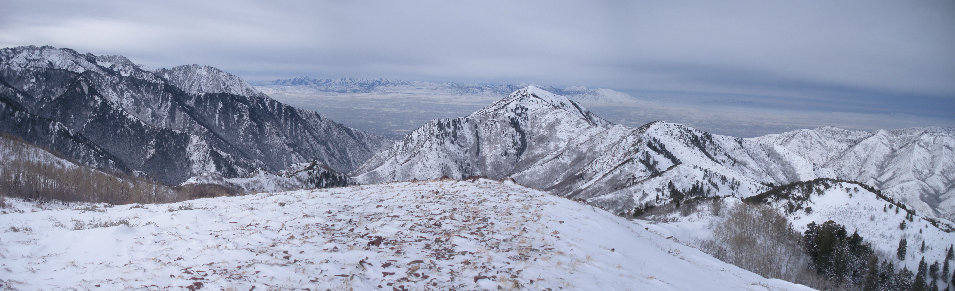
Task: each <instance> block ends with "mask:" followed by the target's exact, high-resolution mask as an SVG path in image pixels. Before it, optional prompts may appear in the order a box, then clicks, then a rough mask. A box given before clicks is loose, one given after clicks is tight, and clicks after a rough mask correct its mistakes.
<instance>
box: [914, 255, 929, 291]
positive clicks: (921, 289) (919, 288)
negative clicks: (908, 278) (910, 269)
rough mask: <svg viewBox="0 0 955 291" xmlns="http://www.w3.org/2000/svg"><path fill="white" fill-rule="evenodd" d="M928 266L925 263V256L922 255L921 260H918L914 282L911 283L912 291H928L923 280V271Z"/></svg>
mask: <svg viewBox="0 0 955 291" xmlns="http://www.w3.org/2000/svg"><path fill="white" fill-rule="evenodd" d="M927 269H928V266H927V265H926V264H925V257H922V260H921V261H919V269H918V272H916V273H915V282H913V283H912V290H913V291H928V284H927V283H926V282H925V272H926V271H928V270H927Z"/></svg>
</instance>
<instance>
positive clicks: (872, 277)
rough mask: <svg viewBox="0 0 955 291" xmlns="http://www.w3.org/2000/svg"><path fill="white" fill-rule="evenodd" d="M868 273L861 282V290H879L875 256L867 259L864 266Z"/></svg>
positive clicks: (877, 265)
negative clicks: (867, 261)
mask: <svg viewBox="0 0 955 291" xmlns="http://www.w3.org/2000/svg"><path fill="white" fill-rule="evenodd" d="M866 268H867V269H868V271H867V272H866V275H865V279H864V280H863V281H862V284H863V285H862V290H866V291H868V290H873V291H874V290H880V289H882V288H879V281H881V280H880V279H879V259H877V258H876V257H875V256H871V257H869V263H868V264H866Z"/></svg>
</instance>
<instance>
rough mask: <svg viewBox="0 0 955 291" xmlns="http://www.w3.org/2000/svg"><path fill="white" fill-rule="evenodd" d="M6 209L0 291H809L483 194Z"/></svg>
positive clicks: (559, 204)
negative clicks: (73, 290) (304, 290)
mask: <svg viewBox="0 0 955 291" xmlns="http://www.w3.org/2000/svg"><path fill="white" fill-rule="evenodd" d="M4 205H5V206H4V208H2V209H0V211H2V213H3V214H0V215H2V216H3V219H0V229H2V235H3V242H4V243H3V245H2V246H0V253H2V256H0V266H2V268H0V273H2V274H3V275H2V276H0V278H2V279H0V282H2V284H3V285H5V286H9V287H13V288H54V289H55V288H64V287H80V288H84V287H87V288H93V287H105V288H159V289H163V288H170V287H178V288H186V287H192V288H198V287H203V288H237V289H243V290H244V289H248V288H250V287H266V288H293V287H295V288H298V287H306V286H307V287H309V288H318V289H326V288H331V289H342V288H357V289H382V288H396V289H424V288H435V289H446V288H450V289H496V288H505V289H507V288H530V289H547V288H552V289H557V288H571V289H585V290H607V289H655V290H688V289H707V290H765V289H767V288H768V289H773V290H804V289H808V288H806V287H803V286H799V285H794V284H791V283H788V282H784V281H781V280H775V279H765V278H763V277H760V276H758V275H756V274H753V273H750V272H747V271H744V270H741V269H739V268H737V267H735V266H732V265H729V264H726V263H723V262H721V261H718V260H716V259H714V258H712V257H710V256H708V255H705V254H703V253H701V252H699V251H698V250H696V249H693V248H689V247H686V246H684V245H681V244H679V243H675V242H673V241H671V240H668V239H665V238H663V237H660V236H658V235H656V234H653V233H651V232H648V231H646V230H644V228H643V227H642V226H641V225H640V224H637V223H634V222H632V221H627V220H625V219H623V218H620V217H617V216H615V215H613V214H611V213H607V212H604V211H602V210H596V209H594V208H592V207H590V206H586V205H582V204H579V203H575V202H572V201H569V200H565V199H561V198H558V197H553V196H551V195H548V194H546V193H544V192H540V191H537V190H533V189H529V188H525V187H521V186H518V185H514V184H512V183H507V182H505V183H501V182H495V181H490V180H476V181H431V182H412V183H392V184H381V185H373V186H355V187H348V188H334V189H325V190H314V191H295V192H286V193H276V194H258V195H250V196H242V197H223V198H211V199H200V200H193V201H189V202H182V203H176V204H153V205H139V204H134V205H124V206H111V205H103V204H73V205H55V204H54V205H50V204H41V205H33V204H30V203H27V202H24V201H22V200H17V199H7V200H6V201H5V204H4ZM46 208H50V209H46ZM184 252H187V253H188V255H185V254H186V253H184Z"/></svg>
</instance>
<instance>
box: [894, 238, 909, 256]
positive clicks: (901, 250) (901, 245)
mask: <svg viewBox="0 0 955 291" xmlns="http://www.w3.org/2000/svg"><path fill="white" fill-rule="evenodd" d="M907 244H908V243H907V242H906V241H905V237H902V239H899V248H898V250H896V251H895V256H896V257H897V258H899V260H900V261H903V260H905V252H906V249H907V246H906V245H907Z"/></svg>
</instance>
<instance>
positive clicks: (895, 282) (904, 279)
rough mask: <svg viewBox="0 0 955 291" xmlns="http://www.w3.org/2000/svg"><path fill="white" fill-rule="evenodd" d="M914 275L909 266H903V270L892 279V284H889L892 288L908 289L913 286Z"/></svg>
mask: <svg viewBox="0 0 955 291" xmlns="http://www.w3.org/2000/svg"><path fill="white" fill-rule="evenodd" d="M913 278H915V277H914V275H913V274H912V271H909V268H906V267H902V270H901V271H899V272H898V273H896V274H895V276H894V277H893V279H892V285H891V286H889V288H888V289H890V290H908V289H910V288H912V284H913V280H912V279H913Z"/></svg>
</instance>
